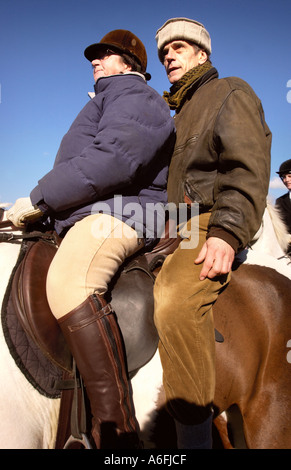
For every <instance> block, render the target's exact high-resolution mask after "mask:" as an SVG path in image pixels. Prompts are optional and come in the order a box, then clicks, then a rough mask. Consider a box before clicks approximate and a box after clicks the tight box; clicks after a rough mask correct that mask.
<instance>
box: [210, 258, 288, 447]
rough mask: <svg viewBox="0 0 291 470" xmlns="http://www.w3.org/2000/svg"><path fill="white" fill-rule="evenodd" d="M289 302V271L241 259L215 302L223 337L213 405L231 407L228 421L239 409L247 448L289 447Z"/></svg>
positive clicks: (216, 321) (219, 328)
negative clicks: (276, 269)
mask: <svg viewBox="0 0 291 470" xmlns="http://www.w3.org/2000/svg"><path fill="white" fill-rule="evenodd" d="M290 306H291V282H290V280H289V279H288V278H287V277H285V276H282V275H281V274H279V273H278V272H276V271H275V270H273V269H270V268H266V267H261V266H254V265H241V266H240V267H239V268H238V269H237V271H235V272H234V273H233V276H232V280H231V283H230V285H229V288H227V289H226V290H225V292H223V294H222V295H221V296H220V297H219V299H218V300H217V302H216V304H215V307H214V318H215V326H216V328H217V329H218V330H219V332H220V333H221V334H222V335H223V337H224V342H223V343H216V354H217V385H216V394H215V408H216V411H217V413H221V412H222V411H225V410H229V413H228V416H229V419H230V422H231V415H232V416H233V417H234V416H236V415H237V411H239V414H240V417H241V420H242V424H243V434H244V439H245V444H246V447H248V448H251V449H274V448H275V449H278V448H284V449H290V448H291V426H290V422H291V393H290V392H291V364H290V363H289V362H288V360H287V353H288V349H287V343H288V341H289V340H290V338H291V315H290ZM231 410H232V411H233V413H231ZM236 437H237V436H234V440H235V438H236ZM240 445H241V443H240Z"/></svg>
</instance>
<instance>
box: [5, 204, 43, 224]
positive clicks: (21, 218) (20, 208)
mask: <svg viewBox="0 0 291 470" xmlns="http://www.w3.org/2000/svg"><path fill="white" fill-rule="evenodd" d="M41 215H42V211H41V210H40V209H39V208H38V207H34V206H33V205H32V204H31V200H30V198H29V197H22V198H19V199H17V200H16V202H15V204H14V206H12V207H11V209H9V210H8V211H7V219H8V220H10V221H11V222H12V223H13V225H15V227H24V226H25V224H26V223H28V222H34V221H35V220H37V219H39V218H40V217H41Z"/></svg>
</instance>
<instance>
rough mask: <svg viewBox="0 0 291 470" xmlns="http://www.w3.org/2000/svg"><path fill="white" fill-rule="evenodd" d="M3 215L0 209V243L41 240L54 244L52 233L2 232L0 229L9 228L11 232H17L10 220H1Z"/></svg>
mask: <svg viewBox="0 0 291 470" xmlns="http://www.w3.org/2000/svg"><path fill="white" fill-rule="evenodd" d="M3 215H4V209H2V208H0V243H1V242H4V243H9V242H11V243H13V242H14V241H16V240H24V239H27V238H28V239H32V238H43V239H45V240H48V241H52V242H55V235H54V234H53V233H43V232H40V231H32V232H22V233H21V234H15V233H10V232H2V233H1V229H3V228H7V227H10V229H11V230H19V228H17V227H15V226H14V225H13V223H12V222H11V221H10V220H2V219H3Z"/></svg>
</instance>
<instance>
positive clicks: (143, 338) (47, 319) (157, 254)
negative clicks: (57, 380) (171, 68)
mask: <svg viewBox="0 0 291 470" xmlns="http://www.w3.org/2000/svg"><path fill="white" fill-rule="evenodd" d="M178 244H179V239H177V238H167V237H166V238H164V239H161V240H160V241H159V243H158V244H157V245H156V246H155V247H154V249H153V250H152V251H151V252H148V253H142V254H139V255H137V256H135V257H133V258H132V259H130V260H128V261H127V263H126V264H125V265H124V266H123V267H122V269H121V271H120V272H119V273H118V274H117V276H116V278H115V279H114V280H113V282H112V285H111V286H110V291H109V295H110V299H109V300H110V301H111V304H112V306H113V309H114V310H115V312H116V314H117V317H118V321H119V324H120V328H121V331H122V333H123V337H124V342H125V348H126V351H127V360H128V367H129V372H133V371H135V370H137V369H138V368H140V367H141V366H142V365H144V364H145V363H146V362H147V361H148V360H149V359H150V358H151V357H152V355H153V354H154V352H155V349H156V346H157V333H156V330H155V327H154V324H153V318H152V317H153V298H152V291H153V283H154V280H155V275H156V273H157V271H158V270H159V268H160V266H161V264H162V262H163V260H164V259H165V257H166V256H167V255H168V254H170V253H172V252H173V251H174V250H175V249H176V247H177V246H178ZM57 249H58V246H57V244H56V243H54V242H53V241H51V240H50V241H47V240H45V239H39V240H37V241H30V242H27V249H26V252H25V255H24V257H23V259H22V261H21V262H20V263H19V265H18V267H17V269H16V272H15V274H14V277H13V281H12V289H11V299H12V302H13V305H14V308H15V311H16V314H17V317H18V319H19V321H20V323H21V325H22V328H23V329H24V331H25V332H26V334H27V335H28V336H29V337H30V338H31V339H32V340H33V341H34V342H35V344H37V345H38V347H39V348H40V350H41V351H42V352H43V354H44V355H45V356H46V357H47V358H49V359H50V361H52V362H53V363H54V364H56V365H57V366H59V367H61V368H62V369H63V370H64V371H67V372H69V373H71V372H72V357H71V354H70V351H69V349H68V347H67V344H66V342H65V340H64V337H63V334H62V332H61V329H60V327H59V325H58V322H57V321H56V319H55V317H54V316H53V314H52V312H51V310H50V307H49V305H48V302H47V297H46V276H47V272H48V268H49V265H50V263H51V261H52V259H53V257H54V255H55V254H56V251H57ZM133 276H134V278H133ZM128 299H130V303H131V308H130V311H129V310H128V308H126V302H127V301H128ZM147 303H148V304H147ZM143 304H145V305H143ZM122 309H123V310H124V314H123V313H122V312H120V311H121V310H122ZM144 310H146V311H144ZM135 315H137V318H136V321H132V320H133V318H134V316H135ZM133 327H134V328H135V329H136V328H139V331H134V330H133Z"/></svg>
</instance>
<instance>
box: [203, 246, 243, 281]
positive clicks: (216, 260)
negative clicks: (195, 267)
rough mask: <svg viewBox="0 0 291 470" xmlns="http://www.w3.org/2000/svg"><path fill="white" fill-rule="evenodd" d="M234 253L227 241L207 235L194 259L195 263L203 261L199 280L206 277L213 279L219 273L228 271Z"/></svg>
mask: <svg viewBox="0 0 291 470" xmlns="http://www.w3.org/2000/svg"><path fill="white" fill-rule="evenodd" d="M234 255H235V251H234V249H233V248H232V247H231V246H230V245H229V244H228V243H227V242H225V241H224V240H222V239H221V238H217V237H209V238H208V240H206V242H205V243H204V245H203V246H202V248H201V250H200V253H199V255H198V256H197V258H196V260H195V264H200V263H202V262H203V267H202V270H201V272H200V280H203V279H205V278H206V277H208V278H209V279H213V278H214V277H216V276H219V275H220V274H227V273H229V272H230V270H231V266H232V263H233V260H234Z"/></svg>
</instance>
